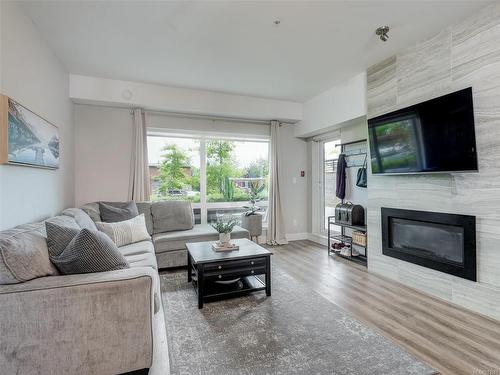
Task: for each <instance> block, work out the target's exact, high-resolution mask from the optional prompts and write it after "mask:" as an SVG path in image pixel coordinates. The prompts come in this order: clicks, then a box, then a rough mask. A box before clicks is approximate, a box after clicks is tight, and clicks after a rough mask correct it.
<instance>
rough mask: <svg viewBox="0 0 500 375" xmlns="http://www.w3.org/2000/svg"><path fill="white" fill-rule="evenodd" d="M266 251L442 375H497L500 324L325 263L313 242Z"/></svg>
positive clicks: (337, 262)
mask: <svg viewBox="0 0 500 375" xmlns="http://www.w3.org/2000/svg"><path fill="white" fill-rule="evenodd" d="M270 250H271V251H272V252H273V253H274V255H273V258H272V261H273V262H274V263H275V264H276V265H278V266H279V267H280V268H281V269H282V270H284V271H285V272H287V273H288V274H290V275H291V276H293V277H295V278H296V279H297V280H299V281H302V282H304V283H305V284H307V285H308V286H309V287H310V288H312V289H313V290H314V291H316V292H318V293H319V294H321V295H322V296H323V297H325V298H326V299H328V300H330V301H331V302H333V303H335V304H337V305H339V306H341V307H342V308H343V309H345V310H346V311H348V312H350V313H351V314H352V315H353V316H355V317H356V318H358V319H359V320H360V321H362V322H364V323H365V324H367V325H369V326H371V327H372V328H375V329H377V330H378V331H379V332H380V333H382V334H383V335H384V336H385V337H387V338H389V339H391V340H393V341H394V342H395V343H396V344H398V345H400V346H401V347H403V348H404V349H406V350H407V351H408V352H409V353H412V354H413V355H414V356H416V357H417V358H419V359H421V360H422V361H425V362H426V363H428V364H429V365H430V366H432V367H433V368H435V369H436V370H438V371H440V373H441V374H453V375H455V374H457V375H459V374H471V375H483V374H484V375H500V322H498V321H495V320H492V319H489V318H487V317H484V316H480V315H478V314H475V313H472V312H470V311H467V310H465V309H462V308H460V307H457V306H454V305H451V304H449V303H447V302H445V301H442V300H439V299H436V298H433V297H431V296H428V295H425V294H423V293H420V292H418V291H416V290H414V289H411V288H408V287H405V286H403V285H401V284H398V283H397V282H394V281H392V280H389V279H385V278H382V277H380V276H377V275H374V274H372V273H368V272H367V270H366V268H365V267H362V266H358V265H355V264H353V263H351V262H348V261H346V260H342V259H338V258H336V259H334V258H333V257H328V255H327V251H326V248H325V247H324V246H321V245H318V244H316V243H314V242H311V241H294V242H290V243H289V244H288V245H285V246H279V247H273V248H271V249H270ZM332 350H335V348H332ZM359 354H360V361H362V356H363V353H359Z"/></svg>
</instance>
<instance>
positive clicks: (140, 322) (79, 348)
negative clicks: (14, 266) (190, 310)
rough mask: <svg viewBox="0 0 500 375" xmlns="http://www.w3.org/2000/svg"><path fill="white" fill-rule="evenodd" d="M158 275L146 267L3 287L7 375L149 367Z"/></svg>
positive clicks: (1, 361)
mask: <svg viewBox="0 0 500 375" xmlns="http://www.w3.org/2000/svg"><path fill="white" fill-rule="evenodd" d="M155 274H156V272H155V271H154V270H153V269H151V268H149V267H144V268H142V267H141V268H130V269H124V270H117V271H111V272H102V273H93V274H82V275H66V276H51V277H43V278H39V279H35V280H31V281H28V282H26V283H21V284H14V285H2V286H0V337H1V338H2V339H1V341H0V366H1V367H0V368H1V369H2V372H3V371H5V373H8V374H10V373H22V374H24V373H26V374H31V373H42V374H45V373H53V374H71V373H78V374H117V373H123V372H128V371H133V370H137V369H142V368H148V367H150V366H151V361H152V353H153V348H152V346H153V343H152V340H153V335H152V329H153V328H152V318H153V294H154V286H155V283H156V282H157V281H156V280H157V278H158V276H157V275H155Z"/></svg>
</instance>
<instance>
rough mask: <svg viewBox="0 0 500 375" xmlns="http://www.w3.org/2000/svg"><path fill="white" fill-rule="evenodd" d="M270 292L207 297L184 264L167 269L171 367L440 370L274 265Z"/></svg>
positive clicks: (400, 374)
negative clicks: (201, 299) (200, 299)
mask: <svg viewBox="0 0 500 375" xmlns="http://www.w3.org/2000/svg"><path fill="white" fill-rule="evenodd" d="M273 272H274V274H273V289H272V296H271V297H267V298H266V296H265V293H264V292H258V293H255V294H252V295H249V296H246V297H241V298H235V299H230V300H225V301H219V302H213V303H206V304H205V305H204V307H203V309H202V310H198V304H197V297H196V292H195V291H194V289H193V287H192V285H191V284H188V282H187V275H186V271H184V272H179V273H174V274H163V275H161V289H162V299H163V306H164V308H165V322H166V326H167V336H168V345H169V355H170V366H171V372H172V374H221V375H225V374H339V375H340V374H350V375H354V374H356V375H358V374H360V375H363V374H367V375H368V374H369V375H379V374H380V375H391V374H394V375H406V374H412V375H413V374H419V375H420V374H435V373H436V372H435V371H434V370H433V369H431V368H430V367H428V366H427V365H425V364H424V363H422V362H420V361H419V360H417V359H415V358H414V357H412V356H411V355H410V354H408V353H407V352H405V351H404V350H402V349H401V348H399V347H398V346H396V345H394V344H393V343H391V342H390V341H389V340H388V339H386V338H384V337H383V336H381V335H380V334H378V333H376V332H375V331H373V330H372V329H370V328H368V327H366V326H364V325H363V324H361V323H360V322H358V321H357V320H355V319H354V318H352V317H350V316H349V314H348V313H347V312H345V311H344V310H343V309H341V308H340V307H338V306H337V305H335V304H333V303H331V302H329V301H328V300H326V299H325V298H324V297H322V296H320V295H319V294H317V293H316V292H314V291H312V290H310V289H309V288H308V287H307V286H305V285H303V284H301V283H300V282H298V281H296V280H295V279H294V278H292V277H291V276H289V275H288V274H286V273H284V272H283V271H280V270H279V269H277V268H276V267H274V269H273Z"/></svg>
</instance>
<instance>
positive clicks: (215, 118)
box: [145, 110, 271, 125]
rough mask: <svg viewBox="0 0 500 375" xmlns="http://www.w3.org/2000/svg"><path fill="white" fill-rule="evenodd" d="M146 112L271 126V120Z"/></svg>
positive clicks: (157, 113)
mask: <svg viewBox="0 0 500 375" xmlns="http://www.w3.org/2000/svg"><path fill="white" fill-rule="evenodd" d="M145 112H146V113H147V114H152V115H159V116H167V117H181V118H194V119H202V120H212V121H229V122H245V123H249V124H260V125H270V124H271V121H269V120H253V119H244V118H237V117H226V116H210V115H199V114H195V113H182V112H166V111H148V110H145Z"/></svg>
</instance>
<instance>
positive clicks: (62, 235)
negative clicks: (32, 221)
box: [46, 223, 129, 275]
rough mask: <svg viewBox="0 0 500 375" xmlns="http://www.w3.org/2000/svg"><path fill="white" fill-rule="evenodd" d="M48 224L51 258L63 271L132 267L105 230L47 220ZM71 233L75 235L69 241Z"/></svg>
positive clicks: (72, 272) (75, 271) (100, 270)
mask: <svg viewBox="0 0 500 375" xmlns="http://www.w3.org/2000/svg"><path fill="white" fill-rule="evenodd" d="M46 228H47V243H48V244H49V257H50V260H51V261H52V263H54V265H55V266H56V267H57V269H58V270H59V272H61V273H62V274H67V275H68V274H76V273H93V272H105V271H114V270H119V269H123V268H129V264H128V262H127V260H126V259H125V257H124V256H123V255H122V254H121V253H120V250H118V248H117V247H116V245H115V244H114V243H113V241H111V240H110V238H109V237H108V236H106V235H105V234H104V233H101V232H99V231H93V230H89V229H82V230H81V231H78V230H76V231H75V229H73V228H68V227H62V226H59V225H56V224H51V223H46ZM75 232H76V233H75ZM72 236H73V237H72ZM70 237H72V238H71V239H70V240H69V242H68V239H69V238H70ZM66 243H67V244H66ZM64 244H66V246H64ZM63 246H64V248H63V250H61V248H62V247H63Z"/></svg>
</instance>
